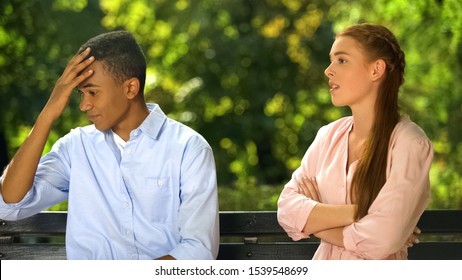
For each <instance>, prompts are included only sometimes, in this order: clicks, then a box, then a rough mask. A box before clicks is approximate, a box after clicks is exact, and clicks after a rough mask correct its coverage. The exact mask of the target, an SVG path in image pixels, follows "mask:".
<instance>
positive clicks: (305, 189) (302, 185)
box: [294, 175, 321, 202]
mask: <svg viewBox="0 0 462 280" xmlns="http://www.w3.org/2000/svg"><path fill="white" fill-rule="evenodd" d="M294 179H295V182H296V184H297V187H298V192H299V193H300V194H303V195H304V196H306V197H309V198H311V199H313V200H316V201H318V202H320V201H321V196H320V195H319V193H318V182H316V177H311V178H308V177H307V176H304V175H299V176H294Z"/></svg>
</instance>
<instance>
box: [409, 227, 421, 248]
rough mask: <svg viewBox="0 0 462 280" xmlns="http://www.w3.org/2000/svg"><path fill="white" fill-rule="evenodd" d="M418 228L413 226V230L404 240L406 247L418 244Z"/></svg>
mask: <svg viewBox="0 0 462 280" xmlns="http://www.w3.org/2000/svg"><path fill="white" fill-rule="evenodd" d="M420 233H421V231H420V228H418V227H415V228H414V231H413V232H412V233H411V235H410V236H409V238H408V239H407V240H406V247H408V248H410V247H412V246H414V244H419V242H420V240H419V238H418V234H420Z"/></svg>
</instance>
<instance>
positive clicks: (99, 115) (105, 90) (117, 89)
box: [77, 61, 129, 131]
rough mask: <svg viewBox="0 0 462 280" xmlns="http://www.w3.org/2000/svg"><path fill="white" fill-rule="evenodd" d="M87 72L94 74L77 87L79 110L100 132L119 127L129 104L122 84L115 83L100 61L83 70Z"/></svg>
mask: <svg viewBox="0 0 462 280" xmlns="http://www.w3.org/2000/svg"><path fill="white" fill-rule="evenodd" d="M88 70H93V71H94V74H93V75H91V76H90V77H89V78H88V79H87V80H85V81H83V82H82V83H81V84H79V86H78V87H77V89H78V90H79V92H80V94H81V100H80V110H81V111H83V112H85V113H86V114H87V116H88V118H89V119H90V121H92V122H93V123H94V124H95V127H96V128H97V129H98V130H100V131H104V130H107V129H110V128H114V127H116V126H119V125H120V124H121V123H122V122H124V120H125V118H126V115H127V110H128V102H129V100H128V98H127V97H126V94H125V91H124V84H119V83H117V82H116V81H115V80H114V78H113V77H112V75H111V74H110V73H109V72H107V71H106V70H105V69H104V67H103V63H102V62H101V61H95V62H93V63H92V64H91V65H90V66H88V68H87V69H85V71H88Z"/></svg>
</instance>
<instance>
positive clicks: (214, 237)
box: [170, 145, 220, 260]
mask: <svg viewBox="0 0 462 280" xmlns="http://www.w3.org/2000/svg"><path fill="white" fill-rule="evenodd" d="M180 184H181V187H180V199H181V204H180V209H179V225H178V226H179V230H180V235H181V240H180V243H179V244H178V246H177V247H175V248H174V249H173V250H172V251H171V252H170V255H171V256H173V257H174V258H176V259H197V260H208V259H216V257H217V255H218V246H219V233H220V229H219V216H218V194H217V180H216V168H215V160H214V157H213V153H212V150H211V148H210V147H209V146H208V145H207V147H205V148H201V149H200V150H199V151H198V152H195V153H194V152H187V153H186V155H185V158H184V162H183V164H182V167H181V180H180Z"/></svg>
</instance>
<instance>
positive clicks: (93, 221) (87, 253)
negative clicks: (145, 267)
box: [0, 104, 219, 259]
mask: <svg viewBox="0 0 462 280" xmlns="http://www.w3.org/2000/svg"><path fill="white" fill-rule="evenodd" d="M148 106H149V109H150V110H151V113H150V114H149V116H148V117H147V118H146V119H145V121H144V122H143V123H142V124H141V125H140V127H138V128H137V129H135V130H133V131H132V132H131V133H130V139H129V140H128V141H127V143H126V146H125V149H124V150H123V152H122V153H121V151H120V150H119V149H118V148H117V146H116V144H115V142H114V138H113V136H112V132H111V131H104V132H101V131H98V130H97V129H96V128H95V127H94V126H93V125H89V126H86V127H81V128H76V129H73V130H72V131H71V132H70V133H68V134H67V135H65V136H64V137H62V138H61V139H59V140H58V141H57V142H56V143H55V145H54V146H53V148H52V150H51V151H50V152H49V153H48V154H46V155H45V156H44V157H42V159H41V160H40V164H39V167H38V170H37V173H36V176H35V181H34V185H33V187H32V188H31V190H30V191H29V192H28V193H27V195H26V196H25V197H24V199H23V200H22V201H20V202H18V203H15V204H5V203H4V201H3V199H1V201H0V218H1V219H5V220H17V219H22V218H26V217H28V216H31V215H33V214H36V213H38V212H40V211H42V210H44V209H47V208H49V207H51V206H53V205H55V204H56V203H59V202H62V201H64V200H66V199H68V220H67V231H66V251H67V258H68V259H153V258H157V257H161V256H164V255H171V256H173V257H175V258H177V259H215V258H216V256H217V253H218V244H219V222H218V196H217V183H216V170H215V161H214V158H213V153H212V149H211V148H210V146H209V144H208V143H207V142H206V140H205V139H204V138H203V137H202V136H201V135H199V134H198V133H197V132H195V131H193V130H192V129H190V128H188V127H187V126H185V125H183V124H181V123H179V122H176V121H174V120H172V119H169V118H167V117H166V116H165V114H164V113H163V112H162V110H161V109H160V108H159V106H157V105H155V104H148Z"/></svg>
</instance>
